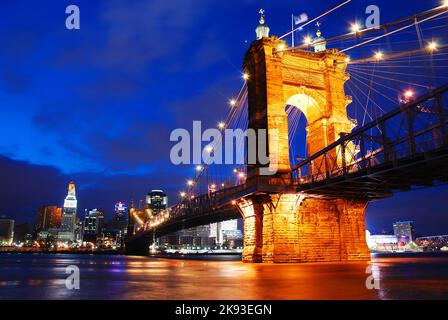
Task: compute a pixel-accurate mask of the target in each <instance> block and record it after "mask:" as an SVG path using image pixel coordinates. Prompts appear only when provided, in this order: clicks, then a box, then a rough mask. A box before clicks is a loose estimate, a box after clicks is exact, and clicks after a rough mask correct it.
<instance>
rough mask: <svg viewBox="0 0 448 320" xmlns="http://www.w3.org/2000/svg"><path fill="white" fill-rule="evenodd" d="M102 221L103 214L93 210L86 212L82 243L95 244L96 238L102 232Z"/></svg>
mask: <svg viewBox="0 0 448 320" xmlns="http://www.w3.org/2000/svg"><path fill="white" fill-rule="evenodd" d="M103 221H104V212H103V211H101V210H98V209H93V210H91V211H89V212H87V210H86V216H85V218H84V224H83V226H84V228H83V241H85V242H93V243H95V242H96V238H97V236H98V235H99V234H100V233H101V231H102V226H103Z"/></svg>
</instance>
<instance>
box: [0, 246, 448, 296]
mask: <svg viewBox="0 0 448 320" xmlns="http://www.w3.org/2000/svg"><path fill="white" fill-rule="evenodd" d="M67 266H77V267H78V268H79V270H80V289H79V290H68V289H67V287H66V278H67V277H68V276H69V275H68V274H66V268H67ZM369 266H371V269H372V272H373V278H376V279H377V280H379V290H377V289H375V288H373V289H371V290H369V289H367V287H366V280H367V278H368V277H369V274H366V270H367V268H368V267H369ZM370 280H372V279H371V278H370V279H369V280H368V281H367V282H368V283H373V280H372V281H370ZM377 283H378V282H377ZM0 299H57V300H60V299H64V300H66V299H101V300H111V299H139V300H140V299H145V300H146V299H170V300H174V299H176V300H177V299H201V300H202V299H217V300H247V299H262V300H264V299H287V300H291V299H448V255H446V254H418V255H396V256H373V257H372V262H371V264H368V263H324V264H316V263H309V264H282V265H273V264H243V263H241V262H240V260H239V257H238V256H236V257H235V256H233V257H232V256H228V257H219V258H216V257H203V258H201V259H200V260H191V259H163V258H151V257H126V256H106V255H63V254H61V255H50V254H1V255H0Z"/></svg>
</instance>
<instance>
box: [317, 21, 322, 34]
mask: <svg viewBox="0 0 448 320" xmlns="http://www.w3.org/2000/svg"><path fill="white" fill-rule="evenodd" d="M321 25H322V24H321V23H320V22H319V21H317V23H316V27H317V31H316V36H317V37H321V36H322V32H321V31H320V26H321Z"/></svg>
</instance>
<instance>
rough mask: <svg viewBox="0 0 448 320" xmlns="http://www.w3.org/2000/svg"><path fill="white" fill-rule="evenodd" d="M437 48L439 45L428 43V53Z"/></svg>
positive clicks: (433, 42) (432, 42)
mask: <svg viewBox="0 0 448 320" xmlns="http://www.w3.org/2000/svg"><path fill="white" fill-rule="evenodd" d="M447 1H448V0H447ZM438 46H439V45H438V44H437V42H435V41H431V42H430V43H428V50H429V51H435V50H437V48H438Z"/></svg>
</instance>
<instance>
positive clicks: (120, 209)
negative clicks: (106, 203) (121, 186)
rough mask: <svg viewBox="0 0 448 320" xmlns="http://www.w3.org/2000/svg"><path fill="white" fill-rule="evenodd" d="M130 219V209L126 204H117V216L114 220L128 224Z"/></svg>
mask: <svg viewBox="0 0 448 320" xmlns="http://www.w3.org/2000/svg"><path fill="white" fill-rule="evenodd" d="M127 219H128V207H127V206H126V203H124V202H117V203H116V204H115V216H114V220H115V221H118V222H127Z"/></svg>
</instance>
